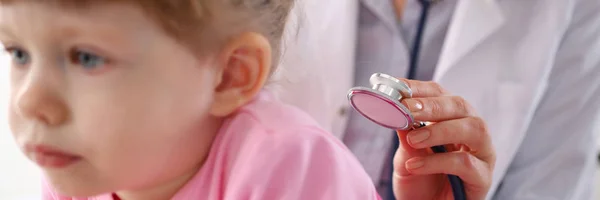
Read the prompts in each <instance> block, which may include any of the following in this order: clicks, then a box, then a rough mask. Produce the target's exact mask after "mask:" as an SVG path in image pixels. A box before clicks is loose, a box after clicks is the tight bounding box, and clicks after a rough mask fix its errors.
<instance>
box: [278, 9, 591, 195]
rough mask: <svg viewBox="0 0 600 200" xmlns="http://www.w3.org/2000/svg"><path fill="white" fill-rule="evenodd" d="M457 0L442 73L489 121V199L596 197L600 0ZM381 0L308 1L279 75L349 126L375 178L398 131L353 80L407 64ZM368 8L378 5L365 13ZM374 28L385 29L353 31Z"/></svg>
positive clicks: (352, 144)
mask: <svg viewBox="0 0 600 200" xmlns="http://www.w3.org/2000/svg"><path fill="white" fill-rule="evenodd" d="M457 1H458V2H457V5H456V10H455V15H454V17H453V19H452V20H451V23H450V28H449V31H448V33H447V35H446V40H445V41H446V43H445V44H444V46H443V49H442V53H441V57H440V60H439V63H438V66H437V68H436V71H435V74H434V81H436V82H439V83H440V84H441V85H442V86H443V87H444V88H446V89H448V90H449V91H451V92H452V93H453V94H455V95H459V96H462V97H464V98H465V99H466V100H468V101H469V102H470V103H471V104H472V105H473V106H474V107H475V108H476V110H477V111H478V113H479V114H480V115H481V116H482V117H483V118H484V119H485V120H486V121H487V124H488V126H489V129H490V131H491V132H490V134H491V135H492V138H493V144H494V147H495V149H496V151H497V155H498V158H497V163H496V169H495V171H494V183H493V186H492V190H491V191H490V194H489V195H488V197H489V198H488V199H506V200H520V199H536V200H537V199H544V200H546V199H547V200H550V199H578V200H579V199H590V198H591V196H590V195H591V194H592V191H593V184H594V171H595V168H596V159H595V158H596V157H595V155H596V148H595V141H596V140H595V135H594V134H593V130H594V126H595V125H594V124H595V123H597V122H598V121H600V119H599V118H598V115H599V110H600V1H598V0H527V1H524V0H457ZM382 2H386V1H385V0H328V1H321V0H302V1H299V5H298V7H297V10H296V11H300V12H298V13H300V14H301V15H300V20H299V21H300V23H299V24H300V25H301V26H300V29H299V31H298V32H296V29H294V28H295V26H296V25H298V23H293V24H291V26H290V27H292V28H291V29H289V30H288V31H289V33H290V35H289V36H290V37H289V38H288V39H287V42H286V52H285V55H284V58H283V61H282V64H281V66H280V71H279V72H278V73H277V75H276V78H275V79H274V80H275V84H274V85H277V87H278V89H277V91H278V94H279V95H280V97H281V98H282V99H283V100H284V101H287V102H289V103H291V104H294V105H296V106H298V107H300V108H302V109H304V110H306V111H307V112H308V113H310V114H311V115H312V116H313V117H315V118H316V119H317V120H318V121H319V122H320V123H321V125H323V127H324V128H326V129H328V130H330V131H332V132H333V133H334V134H335V135H336V136H338V137H339V138H341V139H342V138H346V139H344V142H346V144H348V146H349V148H350V149H352V150H353V152H354V153H355V154H356V155H357V156H358V157H359V160H361V162H362V163H363V165H365V169H366V170H367V171H368V172H369V173H370V174H371V176H372V177H373V178H374V179H377V178H378V177H377V176H379V174H381V170H382V169H383V163H384V161H385V159H386V158H389V155H388V154H387V153H388V152H389V148H390V145H389V141H390V140H391V138H392V135H391V132H390V131H389V130H385V129H383V128H379V127H377V126H376V125H374V124H372V123H370V122H368V121H366V120H363V119H359V118H360V117H357V115H356V113H355V112H352V111H351V110H349V106H348V103H347V100H346V92H347V91H348V89H349V88H351V87H353V86H357V85H361V86H368V82H367V81H366V80H367V78H368V77H369V76H370V74H371V73H373V72H383V73H388V74H392V75H394V74H399V75H398V76H402V75H404V74H405V71H406V70H407V66H406V65H405V64H403V63H398V62H396V59H394V57H395V56H397V55H395V54H394V51H393V49H394V48H396V46H395V45H396V43H397V40H400V38H396V35H397V34H395V31H398V29H397V27H395V26H397V25H396V22H395V21H394V18H393V16H390V12H391V11H390V10H391V9H392V8H387V7H386V6H381V5H378V4H382ZM384 4H385V3H384ZM360 9H370V10H371V11H372V12H373V13H375V16H377V17H376V18H375V19H370V20H371V21H369V22H368V23H364V22H362V21H361V22H360V23H359V20H358V17H357V16H358V12H359V10H360ZM298 13H296V15H293V16H292V19H294V21H295V22H298V21H297V20H295V19H298V18H297V17H298V15H297V14H298ZM392 14H393V13H392ZM357 34H358V35H357ZM365 35H370V37H372V38H374V39H376V40H373V41H372V42H369V44H358V43H356V37H361V36H365ZM363 45H369V47H364V46H363ZM364 60H369V61H377V62H362V61H364ZM349 124H350V126H348V125H349ZM351 129H354V130H351ZM348 133H353V134H354V135H353V136H352V137H351V139H347V137H348V135H347V134H348ZM352 140H354V141H352Z"/></svg>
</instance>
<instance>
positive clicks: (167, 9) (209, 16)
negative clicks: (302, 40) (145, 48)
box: [0, 0, 295, 68]
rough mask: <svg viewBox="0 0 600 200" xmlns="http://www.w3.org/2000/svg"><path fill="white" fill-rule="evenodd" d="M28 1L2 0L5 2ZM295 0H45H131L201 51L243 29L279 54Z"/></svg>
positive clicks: (87, 3)
mask: <svg viewBox="0 0 600 200" xmlns="http://www.w3.org/2000/svg"><path fill="white" fill-rule="evenodd" d="M23 1H27V0H0V3H1V4H7V3H15V2H23ZM294 1H295V0H106V1H103V2H99V1H97V0H44V1H42V2H43V3H53V4H56V5H59V6H66V7H74V8H81V7H86V8H92V9H93V7H91V6H93V4H99V3H128V4H131V5H136V6H139V7H140V8H142V10H143V11H144V12H145V14H147V15H148V17H150V18H152V19H153V20H154V21H156V22H157V23H158V24H159V25H160V26H161V27H162V28H163V29H164V31H165V32H166V33H168V34H169V35H171V36H172V37H174V38H175V39H176V40H177V41H179V42H180V43H181V44H182V45H184V46H186V47H188V48H189V49H190V50H192V51H195V52H197V53H199V54H206V53H210V52H214V51H215V50H217V48H220V47H222V46H223V44H224V43H225V42H227V41H228V40H229V39H230V38H231V37H234V36H235V35H237V34H240V33H242V32H247V31H251V32H256V33H259V34H262V35H264V36H265V37H266V38H267V39H268V40H269V42H270V43H271V46H272V50H273V52H272V53H273V56H272V57H273V62H272V63H273V65H274V66H273V68H275V67H276V65H277V63H278V61H279V57H280V53H281V52H280V49H281V43H282V41H281V40H282V38H283V34H284V29H285V24H286V21H287V18H288V15H289V13H290V10H291V9H292V7H293V6H294Z"/></svg>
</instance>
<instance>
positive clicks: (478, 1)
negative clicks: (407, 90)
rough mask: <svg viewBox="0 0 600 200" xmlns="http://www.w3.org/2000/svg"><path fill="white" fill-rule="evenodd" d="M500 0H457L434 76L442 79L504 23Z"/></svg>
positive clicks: (436, 78)
mask: <svg viewBox="0 0 600 200" xmlns="http://www.w3.org/2000/svg"><path fill="white" fill-rule="evenodd" d="M496 1H497V0H458V2H457V5H456V10H455V12H454V13H455V14H454V16H453V18H452V21H451V22H450V27H449V29H448V33H447V34H446V39H445V43H444V46H443V48H442V53H441V57H440V61H439V63H438V66H437V67H436V71H435V73H434V77H433V80H436V81H439V80H441V78H442V77H443V76H444V74H446V72H448V70H450V69H451V68H452V67H454V66H455V65H456V63H458V61H460V59H461V58H462V57H464V56H465V55H467V54H468V53H470V52H471V51H473V50H474V48H475V47H476V46H477V45H478V44H480V43H481V42H482V41H484V40H485V39H486V38H487V37H489V36H490V35H492V34H493V33H494V32H495V31H496V30H498V28H500V27H501V26H502V25H503V23H504V20H505V19H504V16H503V13H502V10H501V8H500V6H499V4H498V2H496Z"/></svg>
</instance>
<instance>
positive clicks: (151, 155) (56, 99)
mask: <svg viewBox="0 0 600 200" xmlns="http://www.w3.org/2000/svg"><path fill="white" fill-rule="evenodd" d="M292 5H293V0H121V1H117V0H113V1H91V0H54V1H52V0H45V1H28V0H0V40H1V42H2V44H3V46H4V47H5V48H6V52H7V53H8V54H10V56H11V57H12V63H11V90H12V93H11V96H10V125H11V129H12V132H13V134H14V137H15V139H16V141H17V143H18V144H19V145H20V147H22V150H23V152H24V153H25V154H26V155H27V157H28V158H30V159H31V160H32V161H34V162H35V163H36V164H37V165H39V166H40V167H41V168H42V169H43V172H44V177H45V182H44V191H43V195H44V196H43V199H46V200H64V199H88V200H91V199H96V200H106V199H123V200H165V199H175V200H199V199H209V200H221V199H226V200H238V199H239V200H294V199H306V200H317V199H327V200H337V199H340V200H342V199H343V200H352V199H356V200H368V199H378V198H379V197H378V195H377V194H376V191H375V187H374V186H373V185H372V182H371V180H370V179H369V177H368V176H367V174H366V173H365V172H364V170H363V169H362V167H361V165H360V164H359V162H358V161H357V160H356V159H355V158H354V157H353V155H352V154H351V152H349V151H348V150H347V149H346V148H345V147H344V145H343V144H342V143H341V142H339V141H338V140H336V139H335V138H334V137H333V136H331V135H330V134H329V133H326V132H324V131H323V130H321V129H320V128H319V127H318V126H317V124H316V123H315V122H314V121H313V120H311V119H310V118H309V117H308V116H307V115H305V114H304V113H302V112H300V111H299V110H297V109H295V108H292V107H290V106H286V105H283V104H282V103H279V102H278V101H276V100H274V99H273V97H272V96H271V95H270V94H269V93H268V92H267V91H265V90H264V89H262V87H263V86H264V85H265V82H266V81H267V80H268V77H269V76H270V74H271V73H272V71H273V70H274V66H275V64H276V63H277V57H278V55H279V51H278V50H279V48H280V40H281V37H282V34H283V31H284V30H283V29H284V28H283V27H284V25H285V21H286V19H287V15H288V13H289V11H290V9H291V7H292ZM315 45H318V44H315Z"/></svg>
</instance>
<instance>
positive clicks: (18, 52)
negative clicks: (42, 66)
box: [5, 47, 31, 66]
mask: <svg viewBox="0 0 600 200" xmlns="http://www.w3.org/2000/svg"><path fill="white" fill-rule="evenodd" d="M5 51H6V52H8V53H9V54H10V57H11V59H12V61H13V62H14V63H15V64H17V65H19V66H23V65H27V64H28V63H29V62H30V60H31V57H30V56H29V53H27V52H26V51H24V50H22V49H19V48H14V47H9V48H6V50H5Z"/></svg>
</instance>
